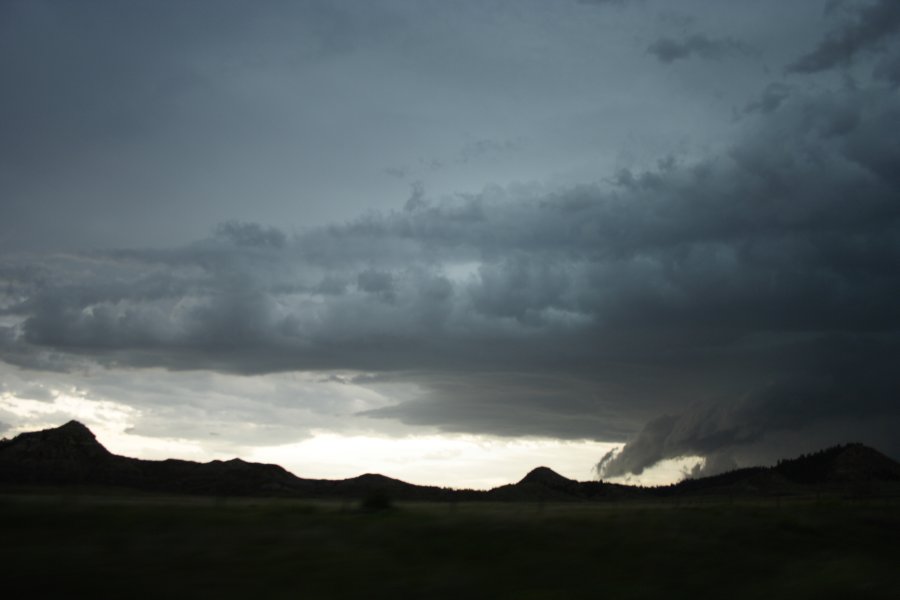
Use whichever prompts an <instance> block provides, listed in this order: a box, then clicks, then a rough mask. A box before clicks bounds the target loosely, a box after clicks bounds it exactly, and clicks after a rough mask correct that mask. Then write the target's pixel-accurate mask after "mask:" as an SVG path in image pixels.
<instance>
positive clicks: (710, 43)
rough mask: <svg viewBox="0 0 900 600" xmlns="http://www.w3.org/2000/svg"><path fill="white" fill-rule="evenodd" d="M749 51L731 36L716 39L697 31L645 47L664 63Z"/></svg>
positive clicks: (661, 39) (713, 58)
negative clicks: (696, 32)
mask: <svg viewBox="0 0 900 600" xmlns="http://www.w3.org/2000/svg"><path fill="white" fill-rule="evenodd" d="M749 51H750V50H749V48H748V47H747V45H746V44H743V43H742V42H740V41H738V40H735V39H733V38H721V39H716V38H710V37H707V36H705V35H703V34H699V33H698V34H694V35H691V36H688V37H685V38H683V39H680V40H675V39H672V38H668V37H664V38H660V39H658V40H657V41H655V42H653V43H652V44H650V46H649V47H648V48H647V52H649V53H650V54H652V55H654V56H656V58H658V59H659V60H660V62H663V63H666V64H668V63H673V62H675V61H676V60H685V59H688V58H692V57H694V56H696V57H698V58H703V59H707V60H715V59H720V58H724V57H726V56H733V55H739V54H747V53H748V52H749Z"/></svg>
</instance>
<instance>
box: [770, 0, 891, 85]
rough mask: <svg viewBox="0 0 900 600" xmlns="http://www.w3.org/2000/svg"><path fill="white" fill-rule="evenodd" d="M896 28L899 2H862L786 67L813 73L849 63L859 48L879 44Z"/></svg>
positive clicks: (868, 48) (884, 0)
mask: <svg viewBox="0 0 900 600" xmlns="http://www.w3.org/2000/svg"><path fill="white" fill-rule="evenodd" d="M833 9H834V5H832V10H833ZM898 31H900V4H898V3H897V2H895V0H877V1H876V2H872V3H869V4H866V5H863V6H861V7H859V8H858V9H856V10H855V11H853V14H851V16H850V20H849V22H847V23H845V24H844V25H842V26H840V27H838V28H836V29H834V30H832V31H831V32H830V33H829V34H828V35H826V36H825V38H824V39H823V40H822V41H821V42H820V43H819V45H818V46H817V47H816V48H815V49H814V50H813V51H812V52H810V53H808V54H806V55H804V56H801V57H800V58H799V59H797V60H796V61H794V62H793V63H791V64H790V65H789V66H788V71H791V72H794V73H816V72H819V71H825V70H828V69H832V68H834V67H837V66H840V65H845V64H848V63H849V62H850V61H851V60H853V58H854V57H855V56H856V55H857V54H859V53H860V52H864V51H867V50H872V49H875V48H878V47H879V45H881V44H882V43H884V42H885V41H887V40H890V39H891V38H892V37H893V36H895V35H896V34H897V32H898Z"/></svg>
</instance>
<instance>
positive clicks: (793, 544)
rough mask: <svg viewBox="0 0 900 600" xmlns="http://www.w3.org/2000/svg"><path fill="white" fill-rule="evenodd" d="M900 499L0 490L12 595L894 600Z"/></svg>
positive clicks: (5, 583) (5, 581)
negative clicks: (366, 503)
mask: <svg viewBox="0 0 900 600" xmlns="http://www.w3.org/2000/svg"><path fill="white" fill-rule="evenodd" d="M898 533H900V506H898V505H896V504H893V505H892V504H890V503H886V502H881V503H875V502H871V503H868V504H865V503H841V502H830V503H826V504H816V503H813V502H809V503H794V504H786V505H782V506H775V505H774V504H772V503H759V504H756V505H754V504H746V505H705V506H679V507H675V506H650V505H648V506H629V505H622V506H609V505H546V506H538V505H533V504H459V505H457V506H450V505H442V504H412V505H404V504H400V505H399V506H398V507H397V508H396V509H394V510H389V511H381V512H363V511H358V510H356V509H355V507H354V506H353V505H352V504H349V503H344V504H341V503H327V502H323V503H318V504H315V503H305V502H297V501H284V500H281V501H279V500H235V499H229V500H215V499H205V498H164V497H153V496H150V497H124V496H115V495H104V496H58V497H54V496H48V495H31V496H26V495H21V494H18V495H6V496H3V497H2V498H0V534H2V546H0V548H2V549H0V565H2V568H3V577H2V582H0V586H2V589H4V590H27V591H28V592H29V593H31V594H39V595H49V594H60V593H66V594H74V593H78V594H88V593H89V594H92V595H94V596H117V597H121V596H128V597H154V598H160V597H165V598H170V597H188V596H191V597H198V596H201V595H202V596H203V597H214V598H248V597H249V598H259V599H262V598H515V599H526V598H604V597H608V598H656V597H665V598H687V597H690V598H697V597H711V598H712V597H715V598H726V597H727V598H760V597H764V598H766V599H767V600H768V599H773V598H847V597H852V598H896V597H898V594H900V574H898V565H900V548H898Z"/></svg>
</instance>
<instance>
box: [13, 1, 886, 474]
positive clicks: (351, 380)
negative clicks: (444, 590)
mask: <svg viewBox="0 0 900 600" xmlns="http://www.w3.org/2000/svg"><path fill="white" fill-rule="evenodd" d="M0 85H2V90H3V92H2V93H0V435H5V436H12V435H15V434H16V433H19V432H22V431H28V430H33V429H38V428H42V427H49V426H55V425H59V424H62V423H63V422H65V421H67V420H69V419H71V418H76V419H78V420H81V421H82V422H84V423H85V424H87V425H88V426H89V427H91V428H92V429H93V430H94V431H95V433H97V436H98V439H100V441H101V442H103V443H104V444H106V445H107V446H108V447H109V448H110V449H111V450H113V451H116V452H119V453H121V454H126V455H130V456H138V457H143V458H163V457H170V456H175V457H180V458H188V459H192V460H211V459H216V458H231V457H233V456H240V457H242V458H244V459H247V460H259V461H265V462H275V463H278V464H281V465H283V466H285V467H286V468H288V469H289V470H291V471H292V472H294V473H295V474H297V475H298V476H301V477H323V478H339V477H349V476H354V475H358V474H361V473H365V472H379V473H383V474H385V475H389V476H393V477H399V478H402V479H405V480H407V481H411V482H413V483H426V484H435V485H447V486H455V487H475V488H486V487H491V486H494V485H499V484H502V483H507V482H511V481H515V480H517V479H519V478H521V477H522V476H523V475H524V474H525V473H526V472H527V471H528V470H530V469H531V468H533V467H536V466H538V465H546V466H549V467H551V468H553V469H555V470H557V471H559V472H560V473H561V474H563V475H566V476H568V477H572V478H576V479H581V480H585V479H591V478H594V477H600V478H603V479H605V480H612V481H627V482H632V483H643V484H658V483H667V482H671V481H675V480H677V479H680V478H682V477H684V476H699V475H704V474H711V473H715V472H720V471H723V470H727V469H731V468H734V467H737V466H746V465H755V464H768V463H771V462H773V461H774V460H776V459H778V458H782V457H788V456H792V455H795V454H799V453H801V452H809V451H812V450H816V449H820V448H822V447H825V446H828V445H831V444H836V443H844V442H849V441H861V442H864V443H868V444H871V445H873V446H875V447H876V448H878V449H880V450H882V451H884V452H886V453H888V454H889V455H892V456H894V457H900V438H898V436H896V431H897V430H898V427H900V376H898V375H897V373H896V365H897V364H898V359H900V310H898V309H897V302H896V298H897V297H898V295H900V277H898V275H897V274H898V272H900V270H898V267H900V136H897V135H896V134H895V132H896V131H898V130H900V3H897V2H896V1H895V0H822V1H819V0H803V1H797V2H782V1H775V0H759V1H757V2H752V3H750V2H721V1H713V0H684V1H682V2H678V3H673V2H669V1H668V0H478V1H475V0H451V1H448V0H441V1H438V0H416V1H413V0H366V1H363V0H353V1H350V0H297V1H290V2H289V1H287V0H283V1H282V0H257V1H253V2H251V1H248V0H216V1H213V0H193V1H190V2H175V1H174V0H172V1H158V0H157V1H152V2H151V1H139V0H129V1H124V2H123V1H121V0H102V1H101V0H84V1H82V2H78V3H72V2H67V1H64V0H0Z"/></svg>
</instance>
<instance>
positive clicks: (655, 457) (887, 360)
mask: <svg viewBox="0 0 900 600" xmlns="http://www.w3.org/2000/svg"><path fill="white" fill-rule="evenodd" d="M794 350H795V351H796V352H799V353H803V354H804V355H805V356H806V362H807V364H805V365H803V364H797V361H793V362H792V368H791V371H790V372H788V373H783V374H781V375H780V376H778V375H775V373H774V372H771V371H770V373H769V374H770V376H772V377H776V378H775V380H774V381H772V382H771V383H768V384H764V385H761V386H760V387H759V388H758V389H757V390H755V391H753V392H751V393H748V394H747V395H745V396H743V397H740V398H735V399H725V400H722V399H716V400H711V401H707V402H700V403H696V404H694V405H692V406H691V407H689V409H688V410H686V411H685V412H683V413H680V414H677V415H671V416H670V415H664V416H660V417H657V418H655V419H653V420H651V421H650V422H648V423H647V424H646V425H645V426H644V428H643V429H642V430H641V431H640V432H639V433H638V434H637V435H636V436H635V437H634V438H632V439H631V440H630V441H629V442H628V444H626V445H625V447H624V448H623V449H622V450H621V451H620V452H614V453H611V454H608V455H607V456H606V457H604V458H603V460H601V462H600V463H598V465H597V471H598V473H599V474H600V476H602V477H615V476H621V475H625V474H630V473H634V474H640V473H641V472H642V471H643V470H644V469H646V468H647V467H650V466H652V465H654V464H656V463H657V462H659V461H661V460H664V459H667V458H677V457H682V456H693V455H699V456H711V457H714V458H713V460H711V461H710V464H709V465H705V466H704V468H703V470H702V471H700V472H698V473H704V474H711V473H712V472H713V471H714V470H715V469H716V468H717V467H716V463H717V462H718V463H720V462H721V461H723V460H727V461H730V462H733V460H734V459H733V458H731V456H730V455H729V451H734V450H735V449H736V448H737V449H740V448H741V447H742V446H747V445H752V444H755V443H757V442H759V441H760V440H762V439H763V438H764V437H766V436H770V435H772V434H773V433H777V432H781V431H799V430H802V429H804V428H808V427H810V426H811V425H813V424H816V423H819V422H823V421H826V422H827V421H837V422H846V421H849V420H853V419H866V418H868V419H887V420H890V421H892V422H896V421H897V420H898V419H900V405H898V404H897V402H896V398H897V395H898V393H900V379H898V378H897V377H896V375H895V373H894V367H893V363H894V362H895V361H896V360H897V358H898V357H900V339H898V338H897V336H889V337H888V338H887V339H885V338H884V336H881V335H873V336H871V337H866V336H860V337H853V338H847V337H837V338H826V339H819V340H816V341H815V342H814V343H808V342H807V343H798V344H796V346H795V348H794ZM801 362H802V361H801ZM778 377H780V378H778ZM894 446H896V445H894ZM886 450H887V451H891V452H896V451H898V450H900V448H897V447H890V448H886ZM695 474H696V473H695Z"/></svg>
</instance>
